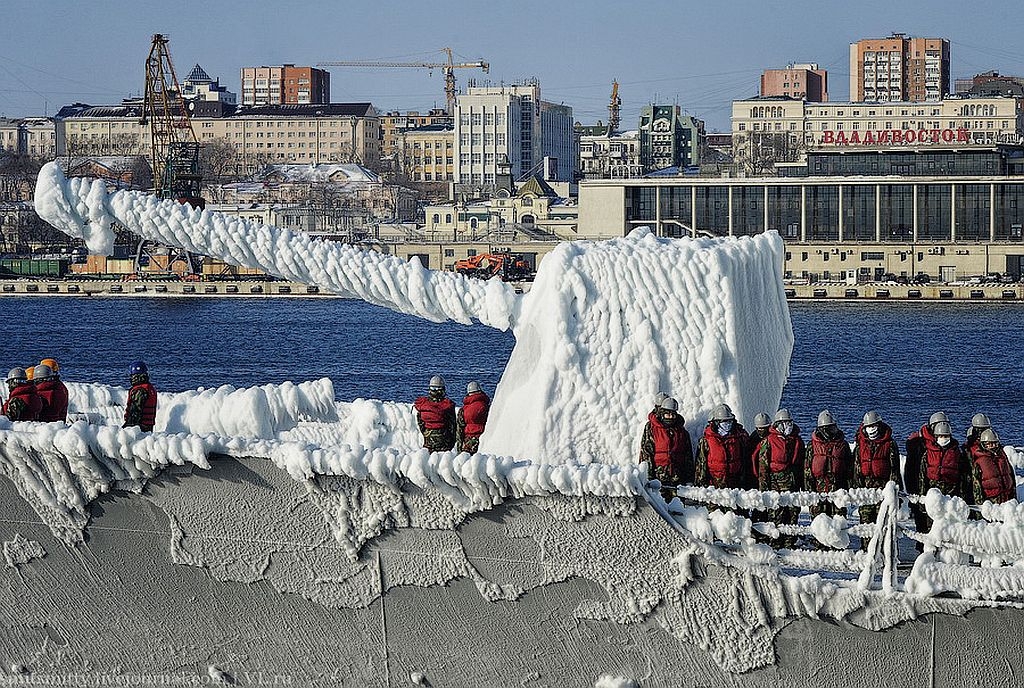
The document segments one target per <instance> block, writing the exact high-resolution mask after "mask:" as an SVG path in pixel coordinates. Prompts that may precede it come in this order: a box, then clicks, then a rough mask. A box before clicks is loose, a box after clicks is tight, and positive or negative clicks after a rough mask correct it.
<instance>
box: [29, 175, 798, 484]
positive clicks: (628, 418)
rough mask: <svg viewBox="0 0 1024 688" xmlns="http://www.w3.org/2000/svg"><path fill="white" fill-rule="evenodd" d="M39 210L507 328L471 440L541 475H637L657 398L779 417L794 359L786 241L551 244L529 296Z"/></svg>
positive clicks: (189, 231) (57, 186) (152, 218)
mask: <svg viewBox="0 0 1024 688" xmlns="http://www.w3.org/2000/svg"><path fill="white" fill-rule="evenodd" d="M35 203H36V211H37V212H38V213H39V215H40V216H41V217H43V218H44V219H45V220H47V221H48V222H50V223H51V224H53V225H54V226H55V227H57V228H59V229H61V230H62V231H64V232H66V233H68V234H70V235H71V236H75V237H78V238H81V239H83V240H84V241H85V242H86V245H87V246H88V247H89V250H90V251H93V252H100V253H103V252H109V251H110V249H111V248H112V242H113V232H112V226H113V225H114V223H115V222H116V223H118V224H120V225H122V226H124V227H126V228H128V229H130V230H131V231H133V232H135V233H137V234H139V235H140V236H142V237H144V238H146V239H151V240H154V241H158V242H161V243H164V244H167V245H171V246H177V247H180V248H184V249H187V250H189V251H194V252H197V253H202V254H205V255H210V256H214V257H217V258H220V259H222V260H225V261H227V262H228V263H232V264H235V265H242V266H247V267H254V268H259V269H261V270H264V271H266V272H268V273H270V274H274V275H278V276H281V277H285V278H287V279H291V280H295V281H299V282H306V283H310V284H316V285H318V286H320V287H321V288H322V289H324V290H325V291H331V292H334V293H337V294H343V295H347V296H353V297H356V298H360V299H363V300H366V301H368V302H370V303H374V304H377V305H382V306H386V307H389V308H393V309H395V310H398V311H401V312H403V313H408V314H412V315H416V316H419V317H423V318H427V319H430V320H434V321H440V320H446V319H450V320H455V321H457V322H462V323H467V322H470V321H471V320H478V321H479V322H481V323H483V324H486V325H490V326H492V327H497V328H499V329H508V328H512V329H513V332H514V333H515V336H516V345H515V348H514V350H513V352H512V356H511V359H510V361H509V364H508V367H507V368H506V370H505V371H504V373H503V375H502V378H501V381H500V383H499V385H498V388H497V390H496V393H495V396H494V407H493V409H492V412H491V416H490V417H491V420H490V422H489V424H488V427H487V430H486V432H485V433H484V436H483V438H482V440H481V447H482V450H483V451H485V452H488V453H491V454H496V455H505V456H515V457H521V458H528V459H529V460H531V461H541V462H545V463H562V462H572V461H580V462H591V461H598V462H602V463H610V464H619V465H628V464H631V463H633V462H634V461H635V457H636V453H637V452H636V450H637V446H638V442H639V439H638V436H639V429H640V428H641V427H642V423H643V419H644V418H645V417H646V414H647V412H648V411H649V410H650V408H651V405H652V402H653V399H654V396H655V394H656V393H657V392H658V391H665V392H667V393H669V394H671V395H673V396H675V397H676V398H677V399H678V401H679V403H680V411H681V412H682V413H683V415H684V416H685V417H686V419H687V420H688V426H689V428H690V430H691V432H694V431H698V430H699V429H700V427H701V426H702V425H703V421H704V419H705V418H706V416H707V413H708V412H709V411H710V410H711V408H712V407H714V406H715V405H717V404H719V403H723V402H725V403H729V404H730V405H731V406H732V407H733V409H734V411H735V412H736V413H737V415H738V417H739V419H740V420H741V421H744V422H748V421H749V420H750V419H751V418H752V417H753V415H754V414H755V413H757V412H759V411H763V410H769V409H774V408H776V407H777V405H778V402H779V399H780V398H781V395H782V388H783V385H784V384H785V381H786V376H787V373H788V368H789V358H790V353H791V351H792V347H793V334H792V328H791V325H790V321H789V312H788V309H787V307H786V301H785V293H784V290H783V288H782V274H781V270H782V263H783V260H782V257H783V246H782V241H781V239H780V238H779V237H778V235H777V234H776V233H774V232H769V233H766V234H763V235H759V236H757V237H741V238H721V239H697V240H671V239H660V238H658V237H656V236H654V235H653V234H651V233H650V232H649V231H648V230H646V229H639V230H635V231H634V232H633V233H631V234H630V235H629V236H628V237H624V238H621V239H616V240H612V241H602V242H576V243H571V244H570V243H566V244H561V245H559V246H558V247H557V248H556V249H555V250H554V251H552V252H551V253H550V254H549V255H548V256H547V257H546V258H545V259H544V260H543V261H542V263H541V266H540V270H539V272H538V274H537V277H536V280H535V282H534V284H533V286H532V288H531V289H530V291H529V293H528V294H526V295H525V296H520V295H517V294H516V293H515V292H514V291H513V289H512V288H511V287H510V286H509V285H507V284H505V283H503V282H501V281H499V280H489V281H486V282H482V281H479V280H472V279H467V278H465V277H462V276H460V275H455V274H452V273H447V272H432V271H429V270H425V269H423V268H422V267H421V266H420V265H419V264H418V263H417V262H415V261H413V262H408V263H407V262H404V261H401V260H399V259H398V258H395V257H392V256H386V255H381V254H379V253H376V252H372V251H362V250H359V249H357V248H354V247H351V246H346V245H342V244H338V243H333V242H324V241H319V240H314V239H310V238H309V237H308V236H306V235H303V234H297V233H292V232H290V231H288V230H282V229H278V228H276V227H270V226H266V225H259V224H255V223H252V222H249V221H247V220H244V219H241V218H237V217H230V216H225V215H221V214H218V213H212V212H208V211H199V210H195V209H192V208H191V207H188V206H183V205H181V204H178V203H176V202H174V201H161V200H159V199H157V198H155V197H153V196H151V195H147V194H143V193H139V192H131V191H116V192H114V193H108V192H107V189H106V186H105V184H104V183H103V182H102V181H100V180H89V179H83V178H73V179H66V178H65V177H64V176H63V174H62V172H61V170H60V168H59V167H58V166H57V165H56V164H48V165H46V166H45V167H44V168H43V170H42V171H41V172H40V174H39V178H38V182H37V186H36V196H35Z"/></svg>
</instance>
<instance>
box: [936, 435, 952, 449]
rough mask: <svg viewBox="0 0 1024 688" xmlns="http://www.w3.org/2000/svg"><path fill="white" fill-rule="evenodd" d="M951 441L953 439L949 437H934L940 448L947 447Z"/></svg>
mask: <svg viewBox="0 0 1024 688" xmlns="http://www.w3.org/2000/svg"><path fill="white" fill-rule="evenodd" d="M952 441H953V438H952V437H950V436H949V435H936V436H935V443H936V444H937V445H939V446H940V447H948V446H949V443H950V442H952Z"/></svg>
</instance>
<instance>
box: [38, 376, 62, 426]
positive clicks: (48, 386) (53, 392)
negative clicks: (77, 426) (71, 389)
mask: <svg viewBox="0 0 1024 688" xmlns="http://www.w3.org/2000/svg"><path fill="white" fill-rule="evenodd" d="M36 394H38V395H39V398H40V399H41V400H42V402H43V410H42V412H41V413H40V414H39V420H41V421H44V422H46V423H51V422H53V421H56V420H59V421H66V420H67V419H68V388H67V387H65V386H64V383H63V382H61V381H60V380H59V379H56V378H49V379H47V380H42V381H40V382H37V383H36Z"/></svg>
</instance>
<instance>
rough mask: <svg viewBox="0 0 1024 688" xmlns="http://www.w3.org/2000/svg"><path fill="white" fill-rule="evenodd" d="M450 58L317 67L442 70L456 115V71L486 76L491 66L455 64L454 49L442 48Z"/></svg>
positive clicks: (350, 62)
mask: <svg viewBox="0 0 1024 688" xmlns="http://www.w3.org/2000/svg"><path fill="white" fill-rule="evenodd" d="M442 51H443V52H444V53H445V54H446V55H447V56H448V61H447V62H383V61H377V60H335V61H331V62H318V63H317V65H316V66H317V67H400V68H414V69H417V68H418V69H440V70H442V71H443V72H444V95H445V101H446V102H447V103H448V114H449V115H451V114H454V113H455V72H454V71H453V70H456V69H482V70H484V74H487V73H488V72H490V69H491V65H490V63H489V62H486V61H485V60H477V61H476V62H453V61H452V49H451V48H442Z"/></svg>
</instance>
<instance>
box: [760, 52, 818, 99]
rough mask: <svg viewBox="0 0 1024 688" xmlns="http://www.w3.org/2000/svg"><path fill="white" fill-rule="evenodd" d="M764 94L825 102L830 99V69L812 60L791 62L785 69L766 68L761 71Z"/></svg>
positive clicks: (762, 93) (762, 92)
mask: <svg viewBox="0 0 1024 688" xmlns="http://www.w3.org/2000/svg"><path fill="white" fill-rule="evenodd" d="M761 95H762V96H792V97H793V98H802V99H804V100H808V101H812V102H817V103H824V102H826V101H828V71H827V70H824V69H818V65H817V64H815V63H813V62H811V63H805V64H789V65H787V66H786V68H785V69H766V70H764V72H762V73H761Z"/></svg>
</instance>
